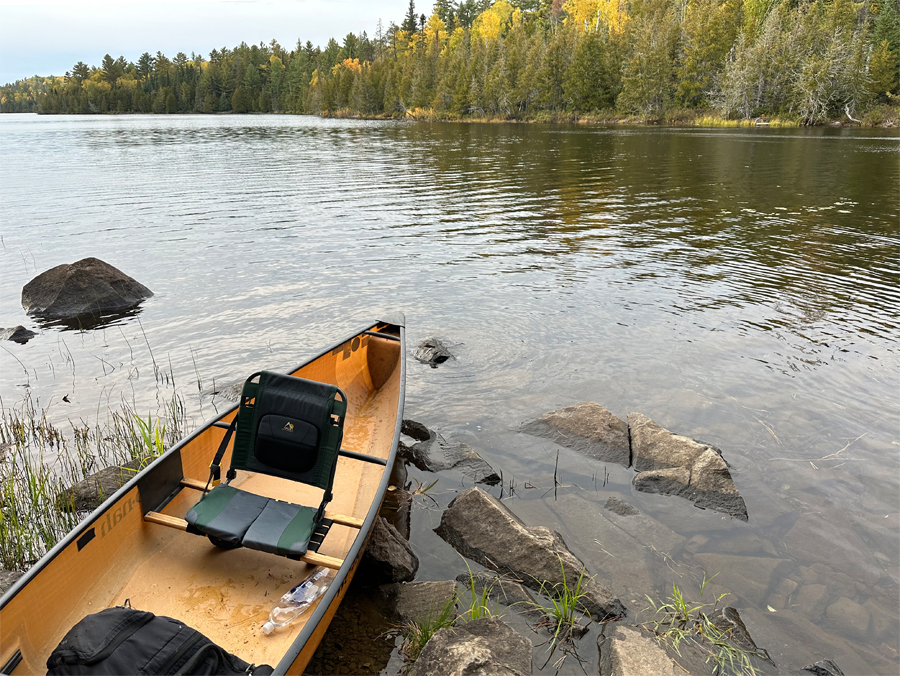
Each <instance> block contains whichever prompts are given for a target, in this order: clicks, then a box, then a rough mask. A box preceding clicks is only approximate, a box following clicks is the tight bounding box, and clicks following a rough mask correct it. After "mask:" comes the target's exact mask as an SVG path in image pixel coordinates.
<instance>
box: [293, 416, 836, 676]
mask: <svg viewBox="0 0 900 676" xmlns="http://www.w3.org/2000/svg"><path fill="white" fill-rule="evenodd" d="M571 408H572V409H574V410H568V411H566V410H565V409H562V411H564V413H560V412H558V411H557V412H551V414H547V415H546V416H542V417H541V418H540V419H538V420H539V421H540V423H539V424H538V425H537V426H536V425H533V424H526V425H525V426H524V430H523V431H529V432H535V431H538V432H539V431H540V429H541V426H543V429H544V431H548V430H555V431H554V432H553V438H554V439H555V440H556V441H557V443H560V444H563V445H568V446H571V447H573V448H575V449H576V450H579V451H581V452H584V453H586V454H587V455H592V456H593V455H594V454H595V453H598V452H599V454H600V456H601V457H603V458H605V459H607V460H608V459H609V457H610V455H609V453H608V452H607V451H609V448H606V449H605V450H604V449H602V448H598V447H599V446H604V445H605V446H606V447H610V446H611V447H613V450H612V451H610V452H612V453H618V457H620V458H621V459H622V460H623V461H625V460H627V462H622V463H621V464H623V465H625V466H629V465H635V459H634V456H633V455H632V453H633V451H632V450H631V449H632V445H633V439H632V440H631V442H629V437H631V436H632V435H634V436H639V437H640V436H641V435H643V436H649V437H651V438H657V440H659V438H662V439H664V440H667V442H669V445H667V444H662V445H663V446H664V447H669V446H673V447H674V448H676V449H681V450H682V451H684V453H683V455H682V456H681V457H682V459H686V460H685V462H687V461H690V462H691V463H693V464H692V465H691V467H692V470H691V471H692V473H693V471H694V470H693V466H694V465H696V464H697V459H698V458H699V457H702V456H703V454H704V453H705V454H707V457H708V454H709V453H710V452H711V449H712V447H710V446H708V445H704V444H702V443H701V442H696V441H694V440H689V439H686V438H684V437H676V435H671V433H669V432H667V431H666V430H663V429H662V428H660V427H658V426H656V425H655V424H654V423H652V421H650V420H649V419H648V418H643V417H640V418H639V417H636V416H634V415H629V423H628V424H625V423H624V422H622V421H619V422H618V423H617V422H616V420H618V419H615V420H613V419H612V418H611V417H610V416H611V414H609V413H608V411H605V409H602V407H600V406H599V405H597V404H592V403H591V404H579V405H578V406H576V407H571ZM613 418H614V416H613ZM563 419H564V420H566V421H567V424H559V421H560V420H563ZM586 419H590V420H591V421H593V422H590V423H588V422H587V421H586ZM598 419H603V420H606V421H609V422H610V424H609V425H606V426H605V427H602V428H601V429H603V430H606V429H609V428H612V429H613V430H614V431H615V434H612V436H611V437H609V438H606V437H605V436H604V434H587V433H585V431H586V430H588V429H593V430H596V429H597V427H596V426H593V427H592V425H593V423H594V422H596V421H597V420H598ZM554 421H556V422H555V423H554ZM632 425H633V426H634V427H635V428H636V429H637V430H638V432H637V434H634V433H629V429H630V428H631V426H632ZM403 432H404V434H406V435H407V436H408V437H410V438H412V439H413V440H414V442H415V443H413V444H412V445H410V446H407V445H403V446H402V448H401V452H400V454H399V455H398V468H395V470H394V477H393V478H394V479H395V480H398V482H399V483H398V484H395V485H394V486H393V488H394V489H395V490H394V491H392V493H393V494H394V496H395V498H398V499H399V500H395V503H396V502H397V501H399V502H400V503H402V504H405V507H401V508H400V509H398V508H397V505H396V504H394V505H392V506H390V507H389V509H387V510H384V509H383V510H382V518H381V519H380V520H379V526H378V527H377V528H376V530H375V532H374V533H373V537H372V540H371V542H370V544H369V547H368V549H367V552H366V555H365V558H364V561H363V563H362V564H361V566H360V569H359V571H358V572H357V574H356V578H355V579H354V583H353V585H352V587H351V590H350V592H349V593H348V597H347V600H345V602H344V604H342V606H341V609H339V611H338V616H337V617H336V618H335V621H334V622H333V623H332V627H336V628H335V629H334V630H329V635H328V636H326V639H325V640H324V641H323V643H322V644H321V645H320V647H319V649H318V651H317V652H316V655H315V657H314V658H313V661H312V662H311V663H310V666H309V667H308V670H307V673H309V674H338V673H347V674H355V673H379V672H380V673H401V672H403V673H406V674H414V675H417V676H420V675H424V674H435V673H446V674H473V675H484V676H487V675H488V674H491V675H504V676H507V675H508V676H520V675H525V674H532V673H535V672H539V673H543V670H544V667H546V664H547V662H548V661H549V660H551V659H552V660H554V661H557V662H558V663H559V664H562V665H565V664H566V660H568V661H569V667H571V668H572V669H573V671H572V673H576V672H577V671H578V669H582V668H583V666H582V662H583V661H584V662H585V663H586V662H590V663H596V664H597V665H599V673H600V674H601V675H602V676H611V675H614V676H631V675H634V676H637V675H645V674H679V673H686V672H687V673H696V674H709V675H712V674H714V673H716V671H715V670H716V668H717V665H716V660H715V658H714V657H713V658H711V655H713V654H714V650H713V646H712V645H711V644H710V643H709V642H708V640H707V639H706V638H704V636H703V634H701V633H697V632H691V631H687V632H686V633H685V635H684V640H682V642H681V643H680V645H679V644H678V643H675V644H674V645H673V642H672V640H671V636H668V635H667V634H666V631H665V630H664V627H663V626H662V625H659V624H658V623H657V624H654V622H653V617H652V616H651V617H649V618H648V616H647V613H646V612H645V611H646V608H642V606H641V604H637V605H635V604H633V603H631V602H630V599H631V598H632V597H639V596H640V595H641V593H643V592H645V591H646V590H649V589H651V588H652V584H651V583H650V581H649V578H647V579H646V580H645V582H644V583H643V584H641V583H639V582H638V583H637V584H634V583H633V581H632V580H633V579H634V578H637V579H638V580H640V579H642V576H641V575H639V574H637V575H635V570H634V569H635V568H640V567H642V566H643V565H644V562H643V561H642V560H640V559H635V558H634V556H635V555H636V554H635V553H636V552H639V551H646V550H647V549H648V548H651V547H652V548H659V549H660V550H663V551H668V552H673V553H674V552H678V551H684V550H685V547H689V546H690V545H691V544H694V543H693V542H691V543H688V542H687V540H686V538H684V537H682V536H679V535H677V534H676V533H674V532H672V531H671V530H669V529H668V528H667V527H666V526H663V525H662V524H661V523H659V522H658V521H656V520H654V519H653V518H652V517H649V516H647V515H644V514H642V513H641V512H640V511H639V510H638V509H636V508H635V507H633V506H632V505H630V504H629V503H627V502H626V501H624V500H622V499H621V498H617V497H611V498H609V499H608V500H607V501H606V504H605V505H603V507H602V508H600V507H599V506H598V505H596V504H595V503H592V502H590V501H589V500H586V499H584V498H580V497H579V496H577V495H567V496H561V497H560V498H558V500H557V503H561V504H559V510H560V511H562V512H564V513H565V514H566V516H567V518H571V519H574V520H577V521H580V522H586V521H589V522H590V523H591V524H592V525H594V526H595V527H596V529H597V530H596V533H597V535H598V541H599V540H600V539H602V541H603V543H604V546H605V547H606V548H609V549H612V550H614V551H617V552H621V553H623V554H625V555H626V557H625V561H624V563H623V564H621V567H617V566H615V565H613V566H610V565H609V564H608V563H607V562H604V565H603V571H602V572H601V570H600V569H594V568H593V566H592V565H591V562H590V561H583V560H582V559H580V558H579V557H578V556H576V555H575V554H574V553H573V552H572V551H571V550H570V549H569V547H568V546H567V544H566V542H565V540H564V538H563V536H562V535H561V534H560V533H559V532H557V531H555V530H553V529H552V528H549V527H547V526H545V525H537V524H536V525H531V524H530V523H526V521H523V519H522V518H520V516H518V515H516V514H514V513H513V512H512V511H511V510H510V509H509V508H508V507H507V505H506V504H504V503H503V502H502V501H501V500H499V499H497V498H496V497H494V496H492V495H490V494H489V493H487V492H486V491H485V490H484V489H482V488H480V487H479V486H478V485H476V486H473V487H471V488H468V489H466V490H464V491H462V492H460V493H459V494H458V495H457V496H456V497H455V498H454V499H453V500H452V501H451V502H450V503H449V504H448V505H447V507H446V508H445V509H444V510H443V512H442V513H441V516H440V524H439V525H438V527H437V528H436V529H435V533H436V534H437V535H438V536H440V537H441V538H442V539H443V540H444V541H446V542H447V543H448V544H450V545H451V546H452V547H453V549H454V550H456V552H458V554H459V555H460V556H461V557H463V559H464V560H465V565H466V566H467V567H468V570H466V571H461V572H460V574H459V575H457V576H456V578H455V579H453V580H444V581H437V582H433V581H429V582H418V581H415V575H416V571H417V569H418V559H417V558H416V556H415V553H414V551H413V548H412V546H410V545H409V543H408V542H405V541H404V539H403V535H404V534H403V532H402V531H404V530H405V532H406V534H407V535H408V532H409V531H408V523H409V517H408V515H409V509H410V506H411V504H412V493H410V492H409V491H408V490H407V489H408V488H409V485H408V484H404V483H403V482H405V481H406V469H405V466H406V465H407V464H408V465H412V466H415V467H417V468H418V469H420V470H421V471H426V472H436V471H444V470H446V469H448V468H450V467H453V466H454V465H453V463H449V462H447V458H448V456H449V457H453V453H454V448H455V447H456V446H459V445H458V444H457V445H454V444H452V443H449V442H447V441H445V440H443V439H442V438H441V437H440V435H438V434H437V433H435V432H434V431H432V430H430V429H428V428H427V427H426V426H424V425H422V424H420V423H417V422H414V421H410V420H405V421H404V422H403ZM666 435H669V436H670V437H675V438H674V440H672V439H668V437H667V436H666ZM596 437H604V438H603V439H599V438H596ZM623 439H624V442H623ZM639 443H640V444H641V445H642V447H644V446H646V447H649V448H653V444H652V443H649V442H647V443H646V444H645V443H644V441H641V442H639ZM592 445H593V446H592ZM625 449H629V451H628V453H627V454H626V453H625ZM469 451H470V452H471V454H472V455H473V456H475V457H477V458H478V459H480V456H478V455H477V453H475V452H474V451H472V450H471V449H469ZM600 451H602V452H600ZM712 452H715V454H716V457H719V458H721V451H718V449H715V450H714V451H712ZM434 456H438V457H434ZM648 457H649V458H652V457H657V456H655V455H654V454H653V453H650V454H649V455H640V453H639V455H638V463H640V465H639V466H640V467H641V468H644V467H645V462H646V458H648ZM658 457H660V458H666V457H668V458H670V459H671V457H674V456H673V455H672V454H669V455H666V454H659V456H658ZM642 458H643V459H642ZM480 460H481V462H483V463H484V467H482V469H481V472H480V475H481V478H482V479H484V478H486V477H487V476H490V475H492V474H496V473H495V472H493V470H492V468H490V465H488V464H487V463H486V462H484V461H483V459H480ZM400 461H402V467H403V468H402V469H399V467H400V466H401V462H400ZM658 462H664V461H663V460H659V461H658ZM723 464H724V460H723ZM456 469H457V470H458V471H463V472H464V471H465V467H464V466H463V467H460V466H456ZM488 470H490V474H485V473H486V472H487V471H488ZM649 471H654V469H653V468H652V467H651V468H650V469H643V472H649ZM700 473H701V474H702V469H701V470H700ZM473 476H477V475H470V476H469V478H473ZM640 476H641V474H640V473H639V474H638V475H637V476H636V478H635V480H637V477H640ZM728 478H729V480H730V475H729V477H728ZM473 480H474V479H473ZM475 483H478V482H477V481H475ZM481 483H482V485H486V486H489V485H490V483H489V482H485V481H482V482H481ZM688 485H690V484H688ZM733 485H734V484H733V482H732V483H731V486H733ZM635 487H637V486H635ZM733 492H734V493H736V489H734V491H733ZM731 493H732V492H731V491H729V490H726V491H725V494H726V495H729V494H731ZM676 495H677V493H676ZM692 495H693V494H692ZM687 497H688V499H690V495H689V496H687ZM695 504H696V501H695ZM731 504H732V505H733V503H731ZM741 504H742V503H741ZM698 506H701V507H707V505H698ZM707 508H709V507H707ZM720 511H725V510H720ZM397 514H401V515H403V514H405V517H402V516H401V518H400V520H399V526H400V527H399V528H398V527H395V525H394V524H392V523H390V522H389V520H388V519H389V518H392V515H393V517H394V518H396V515H397ZM385 516H387V517H388V518H384V517H385ZM735 518H740V515H739V514H736V515H735ZM529 521H531V520H529ZM404 523H405V524H406V526H405V528H404V525H403V524H404ZM463 559H461V561H460V563H461V564H462V563H463ZM610 573H611V575H610ZM620 574H621V575H620ZM618 577H621V578H628V579H629V585H628V586H625V585H622V584H617V583H615V579H616V578H618ZM644 577H646V576H644ZM610 578H611V579H612V582H613V584H612V585H609V584H606V583H605V582H604V579H610ZM576 580H580V582H581V586H580V588H579V589H578V594H577V595H576V597H573V598H572V599H570V600H574V602H575V604H576V611H575V612H574V613H573V614H572V617H573V618H574V619H573V623H572V625H571V626H570V627H569V630H570V631H569V632H568V633H566V634H565V635H564V636H561V635H560V634H559V632H558V627H557V626H554V624H553V621H552V612H547V609H548V608H553V607H554V606H555V604H556V603H558V602H559V599H560V597H559V596H558V592H559V590H560V589H563V588H565V587H568V588H570V589H571V588H572V587H574V586H575V582H576ZM631 585H634V586H633V587H631ZM639 587H640V588H639ZM614 589H616V590H621V592H620V594H618V595H617V593H616V592H615V591H614ZM623 593H624V594H625V595H626V596H621V594H623ZM620 597H621V598H626V597H627V598H628V599H629V601H628V602H623V601H622V600H621V598H620ZM448 603H449V604H452V613H451V617H450V619H449V621H448V622H447V626H443V627H441V628H439V629H437V631H435V632H434V634H433V635H432V636H431V638H430V639H429V640H428V641H427V643H425V645H424V647H423V648H422V649H421V652H420V653H419V654H418V656H417V658H416V659H415V661H414V662H411V663H410V661H409V660H407V661H404V660H403V656H404V654H405V648H404V646H405V645H406V642H407V641H408V640H409V639H408V638H407V637H406V635H405V633H404V632H405V631H406V628H408V627H410V626H413V625H415V626H419V625H428V624H429V622H431V621H433V619H434V618H435V617H436V616H437V615H438V614H439V612H440V610H441V609H442V608H444V607H446V605H447V604H448ZM644 605H646V604H644ZM345 614H346V616H345ZM366 615H368V616H369V622H370V624H366V623H363V625H362V626H363V627H365V630H364V631H363V633H364V634H365V635H366V637H364V638H361V639H360V641H361V643H360V642H358V641H357V639H356V638H351V637H352V636H356V637H359V633H360V632H359V630H357V631H356V632H355V633H354V632H353V631H352V630H349V631H348V630H347V627H348V626H349V627H351V628H352V627H353V626H355V623H356V622H359V621H360V620H361V619H362V618H364V617H365V616H366ZM704 617H707V616H704ZM657 619H658V618H657ZM373 621H374V622H375V624H376V625H378V623H380V627H381V628H380V630H373V629H372V626H373V625H372V624H371V622H373ZM708 622H709V626H710V627H712V629H710V630H709V631H713V632H715V631H718V632H719V634H718V635H719V636H721V637H725V639H727V641H728V644H729V645H730V646H731V647H732V648H733V649H734V655H738V656H743V657H745V658H746V660H747V664H748V665H751V666H752V667H753V669H754V670H755V671H756V673H759V674H776V673H785V672H784V671H783V670H779V667H778V666H777V665H776V664H775V663H774V662H773V661H772V659H771V658H770V657H769V656H768V653H767V652H766V651H765V649H764V647H760V646H757V644H756V643H755V641H754V640H753V638H752V637H751V636H750V633H749V631H748V630H747V628H746V626H745V625H744V623H743V621H742V619H741V617H740V614H739V612H738V610H737V609H735V608H733V607H730V606H727V605H724V604H712V605H711V607H710V612H709V615H708ZM589 628H591V629H592V632H590V633H589V632H588V629H589ZM332 632H334V633H335V634H336V635H337V636H336V637H335V636H333V635H332ZM370 634H374V635H375V636H376V638H373V637H372V636H369V635H370ZM586 641H593V643H591V645H593V646H594V648H593V651H595V652H594V655H593V656H592V657H590V658H589V659H587V660H585V659H584V653H586V652H588V651H590V650H591V649H590V647H589V646H588V645H587V644H586V643H585V642H586ZM398 646H399V651H398V650H397V649H396V648H397V647H398ZM379 651H380V653H381V655H382V658H383V661H382V662H381V663H380V666H376V665H375V664H373V663H372V660H371V656H372V655H373V654H377V653H378V652H379ZM385 664H387V665H388V666H387V667H385V666H384V665H385ZM567 668H568V667H565V668H563V671H562V672H559V670H558V669H557V672H558V673H568V671H567ZM791 673H793V674H797V675H798V676H799V675H809V674H818V675H819V676H840V675H841V674H842V672H841V670H840V668H839V667H838V666H837V665H836V664H834V663H833V662H830V661H828V660H820V661H818V662H815V663H814V664H810V665H808V666H807V667H806V668H804V669H801V670H797V671H793V672H791Z"/></svg>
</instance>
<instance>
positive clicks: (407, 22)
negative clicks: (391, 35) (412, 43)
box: [400, 0, 419, 35]
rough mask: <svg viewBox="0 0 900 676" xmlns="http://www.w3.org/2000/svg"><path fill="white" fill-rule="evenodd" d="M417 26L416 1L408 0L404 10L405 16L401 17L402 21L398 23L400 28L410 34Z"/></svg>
mask: <svg viewBox="0 0 900 676" xmlns="http://www.w3.org/2000/svg"><path fill="white" fill-rule="evenodd" d="M418 27H419V15H418V14H416V3H415V0H409V9H407V10H406V16H405V17H404V18H403V23H401V24H400V30H403V31H405V32H406V33H407V35H412V34H413V33H415V32H416V30H417V29H418Z"/></svg>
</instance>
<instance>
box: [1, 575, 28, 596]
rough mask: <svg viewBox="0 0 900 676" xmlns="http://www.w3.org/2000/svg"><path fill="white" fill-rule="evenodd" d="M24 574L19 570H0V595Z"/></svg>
mask: <svg viewBox="0 0 900 676" xmlns="http://www.w3.org/2000/svg"><path fill="white" fill-rule="evenodd" d="M22 575H24V573H22V572H20V571H18V570H0V596H2V595H3V594H4V593H6V590H7V589H9V588H10V587H12V586H13V584H15V582H16V580H18V579H19V578H20V577H22Z"/></svg>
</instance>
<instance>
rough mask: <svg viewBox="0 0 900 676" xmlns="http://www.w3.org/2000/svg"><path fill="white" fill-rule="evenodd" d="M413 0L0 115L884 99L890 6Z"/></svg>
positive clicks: (816, 119) (124, 73)
mask: <svg viewBox="0 0 900 676" xmlns="http://www.w3.org/2000/svg"><path fill="white" fill-rule="evenodd" d="M413 3H414V0H410V3H409V8H408V10H407V13H406V16H405V18H404V20H403V22H402V23H401V24H400V25H396V24H394V23H391V24H390V25H389V26H388V27H387V29H384V30H383V29H382V26H381V22H379V25H378V29H377V31H376V33H375V35H374V36H373V37H369V36H368V35H367V34H366V33H365V32H363V33H361V34H360V35H355V34H353V33H349V34H348V35H347V36H346V37H345V38H344V39H343V44H341V43H338V42H337V41H336V40H334V39H331V40H330V41H329V42H328V44H327V46H326V47H325V48H324V49H320V48H319V47H314V46H313V45H312V44H311V43H310V42H306V44H305V45H304V44H301V43H300V42H298V43H297V46H296V47H295V48H294V49H293V50H290V51H289V50H287V49H285V48H283V47H282V46H281V45H279V44H278V43H277V42H275V41H272V42H271V43H270V44H268V45H265V44H260V45H258V46H257V45H251V46H248V45H246V44H243V43H242V44H241V45H239V46H238V47H235V48H234V49H227V48H222V49H215V50H213V51H212V52H210V54H209V58H206V57H203V56H201V55H199V54H191V55H190V56H187V55H186V54H184V53H179V54H178V55H176V56H175V57H174V58H168V57H166V56H165V55H163V54H162V53H160V52H157V53H156V55H155V56H152V55H150V54H148V53H145V54H143V55H142V56H141V57H140V58H139V59H138V61H137V63H131V62H128V61H126V60H125V59H124V58H123V57H119V58H118V59H114V58H112V57H111V56H109V55H107V56H106V57H104V59H103V62H102V64H100V65H99V66H87V65H85V64H84V63H81V62H79V63H77V64H75V66H74V67H73V68H72V70H71V71H70V72H67V73H66V74H65V76H62V77H33V78H30V79H27V80H22V81H19V82H16V83H15V84H11V85H7V86H5V87H2V88H0V111H2V112H38V113H43V114H55V113H222V112H232V113H257V112H284V113H318V114H323V115H347V116H356V115H359V116H372V117H375V116H404V115H409V116H413V117H431V118H457V117H458V118H466V117H498V118H509V119H546V118H551V117H554V116H559V115H582V116H591V115H597V116H612V115H624V116H634V117H639V118H643V119H648V120H649V119H661V118H662V117H663V116H665V115H667V114H671V113H672V111H678V110H687V111H689V110H708V111H715V113H716V114H718V115H720V116H722V117H725V118H737V119H741V118H743V119H748V118H755V117H758V116H767V117H781V118H786V119H793V120H797V121H800V122H803V123H808V124H814V123H821V122H824V121H827V120H829V119H838V118H843V119H847V118H851V119H854V118H859V117H861V116H863V115H864V114H869V115H870V118H871V115H872V111H878V110H881V109H883V108H884V106H885V105H887V106H891V107H892V108H893V107H895V106H897V105H898V104H900V89H898V87H900V76H898V70H900V0H865V1H863V2H855V1H854V0H812V1H810V0H566V1H565V2H563V0H509V1H507V0H498V1H497V2H494V3H493V4H490V2H485V1H484V0H481V1H479V0H465V1H464V2H458V3H453V2H450V0H438V2H437V3H435V5H434V8H433V11H432V14H431V16H430V17H426V16H425V15H424V14H418V13H417V12H416V9H415V6H414V4H413ZM880 107H881V108H880ZM888 110H890V109H888ZM876 117H877V115H876ZM875 121H876V122H877V120H875Z"/></svg>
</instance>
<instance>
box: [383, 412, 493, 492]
mask: <svg viewBox="0 0 900 676" xmlns="http://www.w3.org/2000/svg"><path fill="white" fill-rule="evenodd" d="M402 430H403V433H404V434H406V435H407V436H410V437H412V438H413V439H418V440H419V441H417V442H416V443H415V444H413V445H412V446H406V445H405V444H404V445H403V446H401V447H400V448H399V449H398V451H397V453H398V455H399V456H400V458H401V459H403V460H405V461H406V462H409V463H411V464H412V465H414V466H415V467H416V468H418V469H420V470H422V471H423V472H443V471H444V470H448V469H456V470H459V471H460V472H462V473H463V474H464V475H465V476H466V477H467V478H469V479H471V480H472V481H473V482H475V483H476V484H486V485H488V486H496V485H497V484H499V483H500V476H499V475H498V474H497V473H496V472H495V471H494V468H493V467H491V466H490V464H488V462H487V461H486V460H485V459H484V458H482V457H481V456H480V455H479V454H478V453H477V452H476V451H475V450H474V449H472V448H471V447H470V446H468V445H467V444H456V443H452V442H449V441H447V440H446V439H444V438H443V437H442V436H440V435H439V434H437V433H435V432H434V431H432V430H430V429H428V428H427V427H425V425H423V424H421V423H417V422H415V421H412V420H404V421H403V428H402ZM436 452H437V453H439V454H440V455H441V456H443V459H438V458H435V457H434V456H435V455H436Z"/></svg>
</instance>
